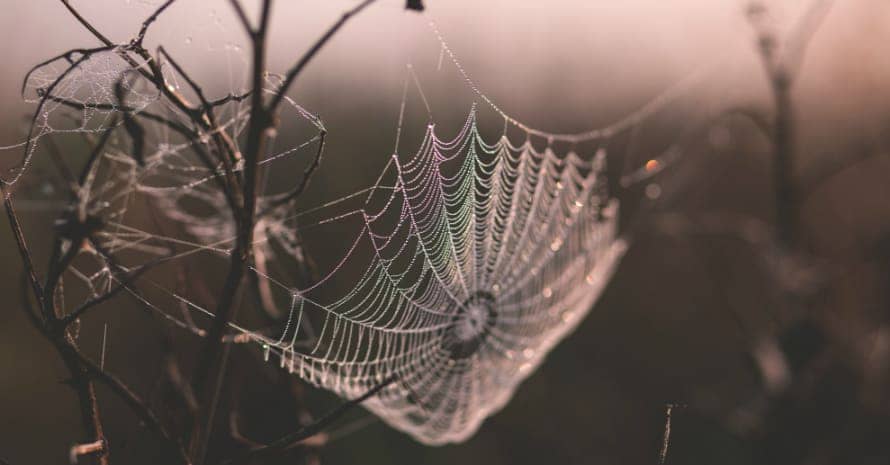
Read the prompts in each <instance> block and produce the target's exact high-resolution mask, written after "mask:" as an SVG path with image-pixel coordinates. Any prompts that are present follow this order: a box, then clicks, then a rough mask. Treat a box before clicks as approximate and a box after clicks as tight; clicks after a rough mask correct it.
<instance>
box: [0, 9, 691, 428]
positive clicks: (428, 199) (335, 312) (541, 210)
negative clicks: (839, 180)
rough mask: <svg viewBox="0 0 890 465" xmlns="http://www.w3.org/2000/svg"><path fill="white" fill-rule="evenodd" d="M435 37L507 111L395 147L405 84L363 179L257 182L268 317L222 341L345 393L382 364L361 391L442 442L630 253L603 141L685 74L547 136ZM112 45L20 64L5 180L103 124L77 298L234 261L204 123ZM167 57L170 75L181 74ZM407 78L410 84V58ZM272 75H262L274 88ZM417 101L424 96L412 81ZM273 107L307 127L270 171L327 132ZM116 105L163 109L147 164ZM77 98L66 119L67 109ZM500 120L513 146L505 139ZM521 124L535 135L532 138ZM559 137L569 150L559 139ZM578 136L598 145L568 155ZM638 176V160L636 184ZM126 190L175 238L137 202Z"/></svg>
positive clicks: (236, 114)
mask: <svg viewBox="0 0 890 465" xmlns="http://www.w3.org/2000/svg"><path fill="white" fill-rule="evenodd" d="M432 33H433V35H434V36H435V37H436V38H437V39H438V41H439V44H440V45H441V52H442V55H443V57H447V58H448V60H447V62H449V63H450V64H451V65H453V66H454V68H455V69H456V70H457V71H458V73H459V76H461V77H462V78H463V79H464V80H465V82H466V84H467V86H468V87H469V88H470V89H471V90H472V91H473V92H474V93H475V94H476V95H477V96H478V99H479V100H481V101H482V102H483V104H484V107H485V110H486V111H488V110H491V111H493V112H494V113H495V114H496V115H498V116H499V117H501V118H503V121H504V128H505V129H504V131H503V133H502V134H501V136H500V137H497V138H494V139H493V140H487V139H486V137H484V136H483V131H481V130H480V125H479V121H478V119H479V112H480V111H482V110H481V109H480V108H478V107H477V106H475V105H474V106H473V107H472V108H471V109H470V110H469V112H468V114H467V117H466V120H465V122H464V124H463V126H462V127H461V128H460V129H459V130H458V131H457V132H456V134H444V135H443V134H440V131H439V130H437V126H436V124H435V123H434V122H432V121H431V122H430V124H428V125H427V126H426V129H425V131H424V132H423V134H422V137H421V138H420V142H419V143H417V144H416V145H415V146H414V147H412V149H411V150H409V151H404V150H400V149H399V148H398V147H399V139H400V138H401V137H402V135H403V134H402V130H403V124H402V123H403V120H404V119H405V118H406V112H405V98H406V97H403V101H402V109H401V112H400V114H399V128H398V130H397V134H396V139H397V142H396V147H397V149H396V153H394V154H382V155H380V156H383V157H388V163H387V164H386V165H385V167H384V169H383V170H382V171H381V172H380V173H379V176H378V177H377V179H376V181H374V182H373V183H372V184H371V185H370V186H367V187H365V188H363V189H360V190H357V191H354V192H352V193H351V194H349V195H346V196H343V197H340V198H337V199H333V200H329V201H326V202H324V203H322V204H321V205H319V206H318V207H315V208H308V209H301V210H298V209H297V208H296V207H295V205H294V204H293V203H284V204H281V203H280V202H277V201H276V200H277V199H279V198H280V195H279V194H275V193H273V192H267V193H266V194H265V195H264V196H263V197H262V198H260V199H259V206H260V207H259V211H261V212H263V215H262V216H261V217H260V219H259V220H258V223H257V226H256V233H255V234H256V235H255V243H254V257H255V260H254V264H253V266H252V267H251V273H252V275H253V276H252V278H254V279H255V280H256V281H257V282H258V288H259V290H260V292H261V293H262V294H265V297H266V299H265V301H264V305H265V306H266V307H267V308H265V309H264V310H265V311H266V312H268V313H269V314H270V315H271V316H272V317H274V318H275V319H277V321H276V322H275V323H274V324H272V325H271V327H270V325H265V326H264V325H262V324H256V321H253V322H251V321H242V322H238V323H232V324H231V329H232V331H233V333H232V335H231V336H229V337H228V340H229V341H230V342H240V343H256V344H259V345H260V347H261V348H262V349H261V350H262V351H263V354H264V357H265V359H266V360H274V361H276V362H277V363H279V364H280V366H281V367H282V368H285V369H287V370H289V371H290V372H292V373H294V374H295V375H297V376H299V377H300V378H302V379H304V380H306V381H307V382H309V383H311V384H314V385H316V386H320V387H323V388H325V389H327V390H330V391H332V392H334V393H336V394H337V395H339V396H341V397H344V398H355V397H358V396H360V395H361V394H363V393H364V392H366V391H367V390H368V389H370V388H372V387H374V386H376V385H378V384H380V383H381V382H383V381H384V380H386V379H390V378H395V379H396V382H395V383H393V384H391V385H389V386H387V387H386V388H384V389H383V390H382V391H381V392H380V393H379V395H377V396H376V397H374V398H371V399H369V400H368V401H366V402H365V403H364V404H363V405H365V406H366V407H367V408H368V409H369V410H371V411H372V412H374V413H375V414H376V415H378V416H379V417H380V418H381V419H383V420H384V421H385V422H387V423H388V424H390V425H392V426H393V427H395V428H397V429H399V430H402V431H404V432H407V433H408V434H410V435H411V436H413V437H414V438H416V439H417V440H419V441H421V442H424V443H427V444H443V443H448V442H459V441H463V440H465V439H467V438H468V437H470V436H471V435H472V434H473V433H474V432H475V431H476V430H477V429H478V428H479V426H480V424H481V423H482V421H483V420H484V419H485V418H487V417H488V416H490V415H491V414H492V413H494V412H496V411H498V410H499V409H501V408H502V407H503V406H504V405H505V404H506V403H507V402H508V401H509V399H510V398H511V397H512V395H513V393H514V391H515V390H516V388H517V387H518V386H519V384H520V383H521V382H522V381H523V380H524V379H525V378H526V377H528V376H530V375H531V374H532V373H533V372H534V371H535V369H536V368H537V367H538V366H539V365H540V363H542V361H543V360H544V358H545V357H546V356H547V354H548V353H549V352H550V350H551V349H552V348H553V346H555V345H556V344H557V343H558V342H559V341H560V340H562V339H563V338H564V337H565V336H566V335H567V334H568V333H569V332H571V331H572V330H573V329H574V328H575V327H576V326H577V325H578V323H579V322H580V321H581V320H582V319H583V317H584V316H585V315H586V314H587V312H589V311H590V309H591V308H592V307H593V305H594V303H595V302H596V300H597V299H598V297H599V296H600V294H601V293H602V291H603V289H604V287H605V285H606V284H607V283H608V281H609V279H610V277H611V275H612V273H613V271H614V270H615V267H616V266H617V264H618V263H619V261H620V258H621V257H622V255H623V254H624V252H625V250H626V248H627V243H626V241H625V240H624V239H623V238H622V237H620V235H619V226H618V217H619V215H618V212H619V208H620V205H619V200H618V199H617V198H616V196H615V193H614V192H611V191H610V182H609V179H608V177H607V173H606V168H607V166H606V164H607V160H608V159H609V158H610V155H609V154H608V153H607V152H606V149H605V148H604V147H605V146H606V144H605V141H606V140H608V139H609V138H611V137H613V136H615V135H616V134H620V133H622V132H623V131H626V130H627V129H630V128H634V127H636V126H638V125H639V124H640V122H642V121H643V120H645V119H646V118H648V117H649V116H650V115H652V114H653V113H655V112H657V111H659V110H660V109H661V108H663V107H664V106H665V105H666V104H667V103H669V102H671V101H672V100H673V99H675V98H676V97H677V95H679V94H680V93H682V92H683V91H684V90H685V89H687V88H688V87H689V86H690V85H691V84H692V83H693V82H694V81H695V80H694V79H690V80H684V81H683V82H681V83H680V84H678V85H677V86H675V87H673V88H671V89H670V90H668V91H667V92H665V93H664V94H662V95H661V96H659V97H657V98H656V99H654V100H653V101H652V102H650V103H649V104H648V105H646V106H645V107H643V108H642V109H641V110H639V111H637V112H634V113H632V114H630V115H628V116H627V117H626V118H624V119H622V120H620V121H619V122H617V123H615V124H613V125H611V126H608V127H605V128H601V129H596V130H592V131H588V132H585V133H581V134H553V133H548V132H545V131H541V130H538V129H535V128H532V127H530V126H528V125H526V124H524V123H522V122H521V121H520V120H518V119H515V118H513V117H511V116H509V115H508V114H507V113H505V112H503V111H502V110H501V109H500V108H499V107H498V106H497V105H496V104H495V103H494V102H493V101H491V100H490V99H489V98H488V97H487V96H486V95H485V94H483V93H482V92H481V91H480V90H479V88H478V87H477V86H476V85H475V83H474V82H473V81H472V80H471V79H470V77H469V75H468V74H467V73H466V72H465V70H464V69H463V68H462V67H461V65H460V63H459V61H458V60H457V59H456V57H455V56H454V54H453V52H452V51H451V49H450V48H449V47H448V45H447V43H446V42H445V40H444V39H443V38H442V36H441V34H440V33H439V32H438V30H437V29H436V28H435V25H432ZM125 56H128V55H126V53H125V51H123V50H121V49H120V48H110V49H108V50H101V51H94V52H88V53H83V52H76V53H74V54H68V55H65V56H61V57H58V58H56V59H53V60H50V61H48V62H46V63H44V64H43V65H42V66H40V67H38V68H37V69H36V70H35V71H34V72H33V73H31V74H30V75H29V76H28V79H27V81H26V83H25V87H24V88H25V93H26V95H27V96H29V98H31V99H32V101H35V102H42V103H39V107H38V111H37V114H36V116H35V119H34V129H33V130H32V132H31V134H29V139H28V142H27V143H26V144H23V145H24V146H25V157H24V160H23V163H22V169H20V170H19V171H17V172H16V173H15V174H14V176H12V177H10V178H8V179H6V180H5V181H4V182H8V183H12V182H15V181H16V180H17V179H18V178H19V177H20V176H22V173H24V171H25V170H24V168H25V167H27V166H28V165H29V164H30V163H31V160H32V157H33V155H34V154H35V153H36V150H37V147H38V144H37V142H38V141H40V140H42V138H44V137H45V136H47V135H50V134H57V133H74V134H81V135H84V137H87V138H88V139H90V138H91V140H95V139H96V138H97V137H99V136H100V135H101V134H104V133H105V131H111V132H110V134H111V137H110V141H109V142H108V145H107V146H106V147H105V148H104V150H103V151H102V153H101V154H100V156H99V158H98V160H97V161H96V163H95V164H94V165H93V168H92V170H91V171H90V173H89V177H88V179H87V182H86V183H85V185H84V188H83V189H81V192H79V193H78V199H79V201H78V202H79V205H78V208H79V209H81V210H82V211H84V212H87V213H88V214H89V215H93V216H95V217H98V218H101V219H102V222H103V224H105V225H106V227H105V228H103V229H102V230H101V231H100V232H99V233H98V234H99V237H100V241H99V242H98V243H97V246H98V247H100V248H101V249H102V251H103V252H105V255H111V256H113V257H115V262H114V263H109V261H108V260H107V259H105V258H103V254H100V253H99V251H97V250H91V249H90V248H86V249H85V250H84V251H83V253H82V254H81V255H82V256H81V257H80V258H79V260H78V261H77V262H76V264H75V266H74V267H73V268H72V271H71V274H73V276H74V282H76V283H79V284H80V285H81V287H82V288H83V289H84V294H85V295H86V298H87V299H89V298H95V297H97V296H99V295H101V293H102V292H105V291H108V290H109V289H111V288H112V287H113V286H115V285H119V284H120V283H121V278H120V276H119V273H115V272H114V271H115V269H119V270H122V271H124V272H131V271H134V270H137V269H138V268H139V266H142V265H145V264H148V263H153V262H158V261H162V262H165V263H166V264H172V266H177V265H178V266H180V267H185V266H186V265H185V263H186V262H187V261H188V260H195V257H197V256H201V257H204V259H207V260H210V261H211V263H214V264H215V265H214V266H218V264H220V263H227V262H228V257H229V255H230V253H231V248H232V246H233V244H234V236H235V230H234V226H233V223H234V222H233V221H232V217H231V213H230V212H229V210H228V207H227V205H226V199H225V198H224V196H223V195H222V193H221V192H220V190H219V189H218V187H217V186H216V185H215V184H214V182H213V179H214V176H215V175H216V174H217V173H218V172H219V171H220V170H221V167H219V166H216V167H213V166H206V165H205V164H202V163H201V161H200V159H199V157H198V156H197V154H196V152H197V150H199V148H200V146H201V145H204V144H207V143H208V139H209V138H210V137H212V134H200V135H199V137H197V138H188V137H185V136H182V135H177V134H175V133H172V132H171V131H170V124H169V122H170V121H172V122H174V123H177V124H181V125H187V124H188V123H187V121H188V120H187V118H186V117H185V115H183V114H181V112H180V111H179V110H178V109H177V108H175V107H173V106H172V105H170V104H169V103H167V102H166V101H165V99H163V98H162V97H161V95H160V94H159V92H157V90H156V89H155V90H152V89H153V88H152V87H151V86H150V85H149V83H146V82H144V80H143V79H144V78H142V77H141V76H140V75H139V73H138V72H137V71H136V70H137V69H138V68H139V66H141V64H140V63H138V62H137V63H134V62H132V61H131V59H126V58H125ZM164 70H165V72H166V73H167V76H168V81H169V82H170V83H171V85H173V86H175V87H176V88H177V89H179V81H181V77H179V76H178V75H177V73H176V72H174V71H173V70H172V69H170V67H164ZM410 76H411V78H412V79H413V80H414V82H417V81H416V79H417V78H416V75H414V74H413V71H412V73H411V75H410ZM408 82H409V80H408V79H406V87H405V89H406V95H407V89H408ZM278 84H279V82H278V78H276V77H275V76H274V75H270V76H269V78H268V89H267V91H268V92H274V91H275V90H276V89H277V86H278ZM121 87H123V90H121ZM417 87H418V90H420V86H419V83H418V86H417ZM47 95H49V96H50V97H52V98H49V99H44V98H43V97H45V96H47ZM122 95H123V97H122ZM420 97H421V98H422V99H423V102H424V104H425V105H428V103H427V102H426V97H425V96H424V95H423V93H422V91H420ZM63 102H67V103H63ZM285 103H286V105H285V110H284V115H283V116H282V119H283V120H288V121H296V122H299V123H300V124H302V126H300V127H299V132H300V133H301V134H306V133H308V134H310V136H308V137H305V138H304V139H303V140H302V141H301V142H299V143H297V144H295V145H292V146H289V147H284V148H278V149H276V150H275V151H273V152H270V153H268V154H267V155H266V157H265V158H264V159H263V160H262V161H261V162H260V165H261V166H262V167H265V168H267V169H268V168H269V167H271V166H272V165H273V164H276V163H279V162H281V161H282V160H286V159H290V158H294V157H297V156H302V157H311V156H312V154H313V151H314V149H315V147H316V144H318V143H319V133H318V131H319V130H320V129H323V124H322V122H321V120H320V119H319V118H317V117H316V116H314V115H313V114H312V113H311V112H309V111H307V110H305V109H304V108H302V107H301V106H300V105H298V104H297V103H296V102H294V101H293V100H290V99H286V102H285ZM124 107H126V109H127V110H128V111H129V112H131V113H134V114H143V115H149V116H151V118H153V119H154V120H155V121H157V122H158V124H146V131H147V132H148V134H147V135H146V137H145V141H146V142H145V143H146V145H147V147H145V148H144V151H145V154H144V157H142V158H143V159H141V160H139V159H137V158H136V157H134V156H133V152H134V150H135V149H134V147H133V144H132V141H130V140H129V139H130V138H128V137H127V136H128V134H127V132H126V131H125V130H124V128H123V127H122V126H123V123H122V121H121V120H120V119H119V118H118V117H117V115H118V114H119V113H120V112H121V110H122V109H124ZM71 108H74V110H75V111H74V112H73V117H71V115H72V112H70V111H62V110H65V109H71ZM248 115H249V107H248V106H247V105H246V104H244V103H242V102H240V101H231V102H227V103H224V104H221V105H220V124H219V127H220V130H221V131H223V132H225V134H226V135H228V136H229V137H231V139H232V140H235V141H237V140H238V138H239V136H240V135H241V133H242V132H243V130H244V128H245V125H246V123H247V118H248ZM165 121H166V122H168V123H163V122H165ZM162 123H163V124H162ZM508 126H509V127H510V128H513V129H515V130H518V131H520V132H521V133H522V134H523V135H524V136H525V138H524V141H523V142H521V143H515V142H513V140H516V138H515V137H514V138H512V139H511V137H508V135H507V132H508V131H507V127H508ZM533 137H535V138H538V139H543V140H545V141H546V145H545V146H544V147H543V148H537V147H536V146H535V144H534V143H533V142H532V138H533ZM519 140H522V139H521V138H520V139H519ZM566 143H567V144H570V145H571V147H572V148H571V149H569V150H558V149H557V148H556V146H557V144H566ZM581 143H591V144H589V145H592V146H593V148H591V149H590V150H580V149H577V147H580V146H581V145H580V144H581ZM240 169H241V167H240V166H236V167H235V170H236V171H237V170H240ZM647 176H648V174H647V171H646V170H643V171H641V172H639V173H635V174H633V175H632V176H630V178H629V179H631V181H632V182H639V181H640V180H641V179H644V178H645V177H647ZM137 198H144V199H147V201H148V203H149V204H150V205H152V206H153V208H154V211H156V212H162V215H163V217H164V220H165V221H167V222H168V223H171V224H173V225H175V226H176V227H177V228H179V231H181V232H178V233H170V232H165V231H164V230H163V229H164V228H159V227H155V226H153V225H152V224H151V221H149V220H147V219H146V217H147V216H148V215H145V214H144V213H143V214H138V213H130V211H131V210H133V209H136V208H137V207H136V205H137V203H138V202H137ZM306 235H315V236H321V237H324V236H326V235H329V237H331V238H332V239H331V240H332V241H337V242H342V244H345V247H344V249H345V251H344V252H342V253H341V254H340V255H338V256H337V258H335V259H332V260H330V261H331V263H330V264H329V266H326V267H325V268H324V269H323V270H319V271H317V273H315V277H314V278H313V279H310V280H308V282H300V281H301V280H300V279H297V278H294V274H295V273H294V272H293V268H294V266H295V265H294V264H295V263H304V262H306V261H307V260H308V257H309V256H310V255H312V254H311V253H310V254H307V253H306V252H307V250H304V248H305V238H304V236H306ZM308 251H309V252H312V249H309V250H308ZM220 260H222V261H220ZM189 266H192V265H189ZM205 266H206V263H205ZM282 269H283V270H285V271H281V270H282ZM309 274H310V275H311V274H312V273H309ZM302 281H305V280H302ZM141 282H143V283H148V284H147V286H146V288H147V289H140V290H136V289H135V288H134V287H131V286H127V287H126V288H125V292H127V293H129V294H130V295H131V296H133V297H134V298H135V299H137V300H138V301H139V302H141V303H142V304H143V305H144V306H145V307H146V308H148V309H150V310H151V311H152V312H156V313H157V314H158V315H160V316H161V317H162V318H164V319H165V320H167V321H169V322H171V323H172V324H175V325H177V326H179V327H181V328H184V329H185V330H187V331H191V332H193V333H195V334H197V335H200V336H203V335H204V334H205V333H204V330H203V329H202V326H206V324H207V323H208V322H209V320H210V319H211V318H212V316H213V312H212V311H211V310H210V309H208V308H207V306H202V305H201V303H200V299H198V298H197V297H194V296H193V295H191V293H190V292H189V289H187V288H186V287H183V286H179V285H177V284H176V283H174V282H172V281H171V280H170V279H166V280H165V279H163V278H162V277H151V278H150V279H149V278H145V279H144V280H143V281H141Z"/></svg>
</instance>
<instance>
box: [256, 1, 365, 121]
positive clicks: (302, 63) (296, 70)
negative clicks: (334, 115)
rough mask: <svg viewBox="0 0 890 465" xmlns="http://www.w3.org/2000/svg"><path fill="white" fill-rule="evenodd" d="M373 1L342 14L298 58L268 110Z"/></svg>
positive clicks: (280, 99) (281, 98)
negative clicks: (351, 19)
mask: <svg viewBox="0 0 890 465" xmlns="http://www.w3.org/2000/svg"><path fill="white" fill-rule="evenodd" d="M374 1H375V0H364V1H362V2H361V3H359V4H358V5H356V6H355V7H354V8H352V9H350V10H349V11H347V12H345V13H343V15H342V16H341V17H340V19H339V20H337V22H336V23H334V24H333V25H332V26H331V27H330V28H329V29H328V30H327V32H325V33H324V34H323V35H322V36H321V37H320V38H319V39H318V40H317V41H316V42H315V44H313V45H312V47H310V48H309V50H308V51H306V53H305V54H303V56H302V57H301V58H300V60H299V61H297V63H296V64H295V65H294V66H293V67H292V68H291V69H289V70H288V71H287V74H285V77H284V80H283V81H282V82H281V87H280V88H279V89H278V92H277V93H276V94H275V97H274V98H273V99H272V102H271V103H270V104H269V110H270V111H272V112H274V111H275V110H276V109H277V108H278V106H279V105H280V104H281V102H282V100H284V96H285V95H286V94H287V92H288V90H289V89H290V86H291V85H292V84H293V83H294V80H296V79H297V76H299V75H300V72H302V71H303V68H305V67H306V65H308V64H309V62H310V61H311V60H312V58H313V57H314V56H315V55H316V54H317V53H318V52H319V51H320V50H321V48H322V47H324V45H325V44H326V43H327V42H328V41H329V40H330V39H331V37H334V34H336V33H337V31H339V30H340V28H341V27H343V25H344V24H346V22H347V21H349V19H350V18H352V17H353V16H355V15H357V14H359V13H360V12H361V11H362V10H364V9H365V8H366V7H367V6H369V5H370V4H372V3H374Z"/></svg>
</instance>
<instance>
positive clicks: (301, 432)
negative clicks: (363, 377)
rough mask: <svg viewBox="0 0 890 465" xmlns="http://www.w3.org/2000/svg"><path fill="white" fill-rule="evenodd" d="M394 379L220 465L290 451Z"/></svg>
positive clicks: (394, 377)
mask: <svg viewBox="0 0 890 465" xmlns="http://www.w3.org/2000/svg"><path fill="white" fill-rule="evenodd" d="M396 379H397V377H396V376H392V377H390V378H387V379H386V380H384V381H383V382H381V383H380V384H378V385H376V386H374V387H372V388H371V389H369V390H368V391H367V392H365V393H364V394H362V395H361V396H359V397H357V398H355V399H353V400H350V401H347V402H343V403H342V404H340V405H339V406H337V407H336V408H335V409H333V410H331V411H330V412H328V413H327V414H326V415H325V416H323V417H321V418H319V419H318V420H317V421H315V422H313V423H312V424H310V425H307V426H304V427H303V428H300V429H298V430H297V431H294V432H293V433H290V434H287V435H285V436H283V437H281V438H279V439H277V440H275V441H273V442H272V443H270V444H269V445H267V446H261V447H255V448H253V449H250V450H248V451H246V452H244V453H242V454H241V455H238V456H236V457H233V458H231V459H228V460H225V461H223V462H221V464H220V465H236V464H240V463H245V462H249V461H251V460H254V459H258V458H263V457H268V456H270V455H274V454H277V453H281V452H283V451H286V450H287V449H290V448H292V447H294V446H296V445H297V444H299V443H300V442H302V441H304V440H305V439H307V438H310V437H312V436H315V435H316V434H318V433H320V432H322V431H324V429H325V428H327V427H328V426H330V425H331V424H333V423H334V422H335V421H337V420H338V419H339V418H340V417H342V416H343V414H344V413H346V412H348V411H349V410H351V409H352V408H353V407H355V406H357V405H360V404H361V403H362V402H364V401H366V400H368V399H370V398H371V397H374V396H375V395H377V393H378V392H380V391H381V390H383V389H384V388H386V387H387V386H389V385H390V384H392V383H393V382H395V381H396Z"/></svg>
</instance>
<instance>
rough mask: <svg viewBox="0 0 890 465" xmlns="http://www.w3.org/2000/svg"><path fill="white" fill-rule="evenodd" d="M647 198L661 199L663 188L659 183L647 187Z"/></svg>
mask: <svg viewBox="0 0 890 465" xmlns="http://www.w3.org/2000/svg"><path fill="white" fill-rule="evenodd" d="M646 197H648V198H649V199H650V200H655V199H657V198H659V197H661V186H660V185H658V184H657V183H654V182H653V183H651V184H648V185H647V186H646Z"/></svg>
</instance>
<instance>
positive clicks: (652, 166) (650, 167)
mask: <svg viewBox="0 0 890 465" xmlns="http://www.w3.org/2000/svg"><path fill="white" fill-rule="evenodd" d="M645 168H646V171H647V172H649V173H652V172H654V171H657V170H658V169H659V168H661V162H660V161H658V160H656V159H654V158H653V159H651V160H649V161H647V162H646V166H645Z"/></svg>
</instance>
